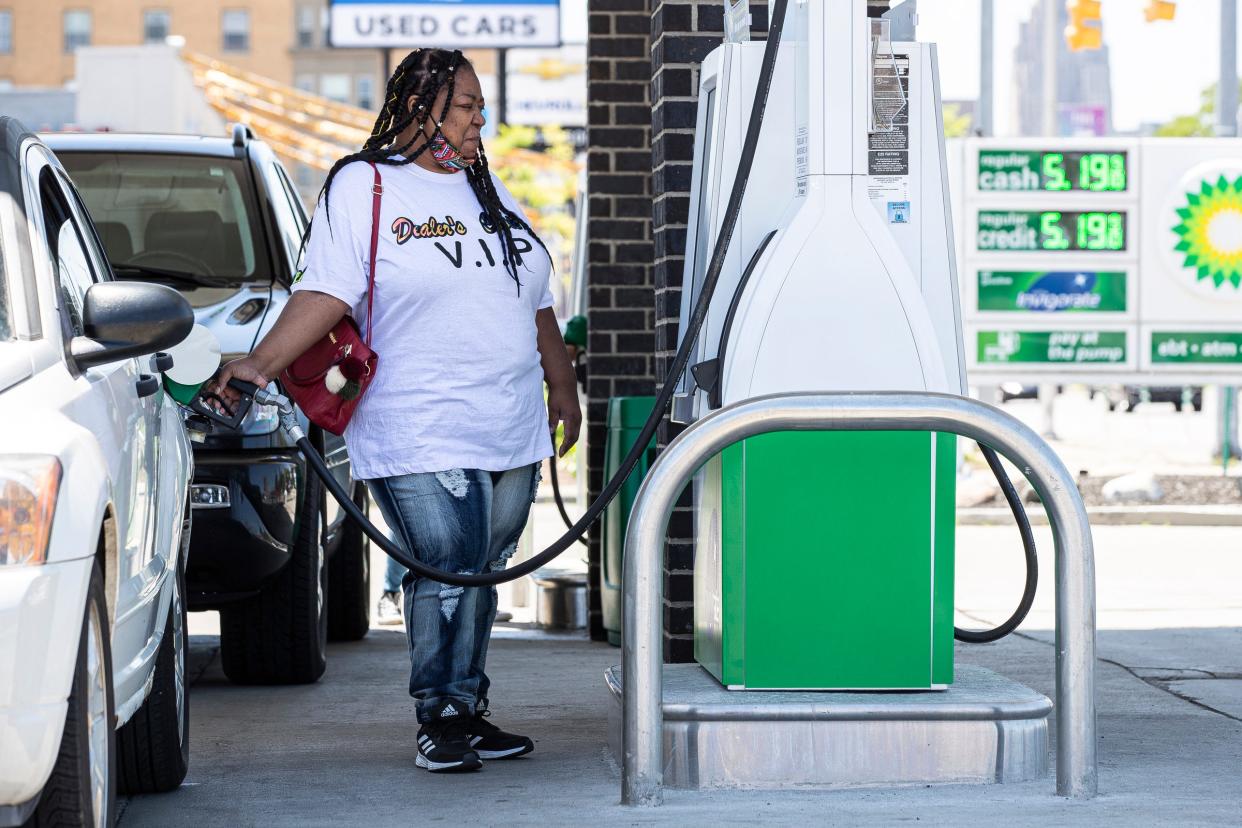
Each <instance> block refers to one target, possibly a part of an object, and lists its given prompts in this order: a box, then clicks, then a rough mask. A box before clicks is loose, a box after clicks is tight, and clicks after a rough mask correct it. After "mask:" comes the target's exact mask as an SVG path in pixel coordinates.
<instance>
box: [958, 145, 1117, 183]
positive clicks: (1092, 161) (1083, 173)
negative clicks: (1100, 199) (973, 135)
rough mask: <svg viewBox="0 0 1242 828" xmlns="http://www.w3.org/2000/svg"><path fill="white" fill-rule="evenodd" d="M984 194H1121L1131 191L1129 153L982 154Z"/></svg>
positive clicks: (1011, 151)
mask: <svg viewBox="0 0 1242 828" xmlns="http://www.w3.org/2000/svg"><path fill="white" fill-rule="evenodd" d="M978 169H979V177H978V187H979V190H980V191H981V192H1051V193H1060V192H1066V191H1069V190H1079V191H1082V192H1087V193H1121V192H1125V191H1126V190H1127V189H1129V182H1130V175H1129V155H1128V153H1125V152H1084V151H1077V150H1064V151H1058V150H996V149H981V150H979V168H978Z"/></svg>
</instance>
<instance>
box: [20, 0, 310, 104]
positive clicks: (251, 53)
mask: <svg viewBox="0 0 1242 828" xmlns="http://www.w3.org/2000/svg"><path fill="white" fill-rule="evenodd" d="M170 35H177V36H180V37H183V38H185V43H186V46H187V47H188V48H190V49H193V50H194V51H196V52H201V53H203V54H206V55H210V56H212V57H217V58H220V59H223V60H227V61H228V62H229V63H231V64H234V65H236V66H239V67H241V68H243V69H246V70H247V71H251V72H255V73H258V74H260V75H264V76H266V77H269V78H272V79H274V80H278V81H281V82H284V83H290V82H291V81H292V79H293V58H292V54H291V48H292V46H293V43H294V31H293V0H263V2H251V0H143V2H142V3H135V2H109V1H108V0H105V1H104V2H100V1H99V0H96V1H95V2H81V0H10V4H9V5H7V6H6V7H3V8H0V85H4V86H9V87H57V86H65V85H68V84H72V82H73V79H74V77H75V74H76V68H75V62H74V51H75V50H76V49H77V48H78V47H79V46H137V45H140V44H144V43H162V42H164V39H165V38H166V37H169V36H170Z"/></svg>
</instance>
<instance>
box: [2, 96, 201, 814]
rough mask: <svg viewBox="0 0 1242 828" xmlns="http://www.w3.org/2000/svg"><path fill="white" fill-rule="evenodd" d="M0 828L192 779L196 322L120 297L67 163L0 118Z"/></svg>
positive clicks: (162, 302)
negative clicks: (166, 376)
mask: <svg viewBox="0 0 1242 828" xmlns="http://www.w3.org/2000/svg"><path fill="white" fill-rule="evenodd" d="M0 192H2V193H3V198H0V263H2V265H0V423H3V424H4V428H3V429H0V825H5V826H7V825H21V824H23V823H28V824H33V825H40V826H42V825H111V824H112V822H113V820H114V819H115V818H116V809H115V802H116V792H117V790H118V789H119V790H120V791H121V792H122V793H127V794H132V793H150V792H155V791H166V790H170V789H172V788H175V787H177V786H178V785H180V784H181V781H182V779H183V778H184V777H185V773H186V768H187V765H188V761H189V726H188V721H189V706H188V700H187V697H186V681H185V676H186V672H185V650H186V633H185V600H184V599H185V588H184V575H185V569H184V566H185V558H186V552H187V549H188V543H189V540H190V516H191V512H190V509H189V503H188V501H189V483H190V476H191V473H192V466H193V457H192V453H191V449H190V444H189V440H188V439H187V437H186V433H185V429H184V427H183V424H182V418H181V413H180V411H179V410H178V408H177V407H176V405H175V404H174V403H173V402H172V400H171V398H170V397H168V396H167V395H166V394H165V393H164V391H163V389H162V386H161V383H160V380H159V373H160V371H161V370H166V368H167V355H164V354H155V352H157V351H160V350H161V349H163V348H168V347H171V346H173V345H175V344H176V343H177V342H180V341H181V340H182V339H183V338H184V337H185V336H186V334H187V333H188V332H189V331H190V327H191V325H192V324H193V314H192V312H191V309H190V307H189V305H188V303H187V302H186V301H185V299H184V298H183V297H181V296H180V295H179V294H178V293H177V292H176V291H173V290H170V289H168V288H166V287H161V286H159V285H149V284H137V283H126V282H118V281H115V280H114V279H113V277H112V272H111V269H110V268H109V266H108V261H107V259H106V258H105V256H104V253H103V249H102V247H101V246H100V244H99V240H98V238H97V236H96V233H95V231H94V230H93V229H92V227H91V222H90V219H89V218H88V216H87V212H86V209H85V207H84V205H83V203H82V201H81V199H80V198H79V197H78V194H77V193H76V192H75V191H74V189H73V187H72V185H71V184H70V181H69V178H68V177H67V175H66V174H65V171H64V169H63V168H62V167H61V165H60V164H59V163H58V162H57V160H56V158H55V156H54V155H53V154H52V153H51V152H50V151H49V150H48V148H47V147H46V146H44V145H43V144H42V143H41V142H40V141H39V140H38V138H37V137H36V136H35V135H33V134H31V133H30V132H27V131H26V130H25V128H24V127H23V126H22V125H21V124H20V123H19V122H18V121H16V120H14V119H12V118H8V117H0Z"/></svg>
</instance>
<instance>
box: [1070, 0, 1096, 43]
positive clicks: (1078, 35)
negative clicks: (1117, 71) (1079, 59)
mask: <svg viewBox="0 0 1242 828" xmlns="http://www.w3.org/2000/svg"><path fill="white" fill-rule="evenodd" d="M1065 8H1066V10H1067V11H1068V12H1069V25H1068V26H1066V27H1065V42H1066V43H1068V44H1069V47H1070V51H1074V52H1077V51H1080V50H1082V49H1098V48H1100V47H1101V46H1102V45H1104V30H1103V29H1102V28H1101V23H1100V0H1068V2H1067V3H1066V4H1065Z"/></svg>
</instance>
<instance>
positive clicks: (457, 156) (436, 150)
mask: <svg viewBox="0 0 1242 828" xmlns="http://www.w3.org/2000/svg"><path fill="white" fill-rule="evenodd" d="M430 143H431V146H430V147H428V151H429V152H430V153H431V157H432V158H434V159H435V162H436V163H437V164H439V165H440V166H441V167H442V168H443V169H446V170H448V171H449V172H461V171H462V170H464V169H468V168H469V167H470V164H469V162H467V161H466V160H465V159H464V158H462V155H461V150H459V149H458V148H457V147H455V146H453V145H452V144H451V143H450V142H449V140H448V139H447V138H445V137H444V134H443V133H442V132H440V131H439V130H436V134H435V135H434V136H433V137H432V139H431V142H430Z"/></svg>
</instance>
